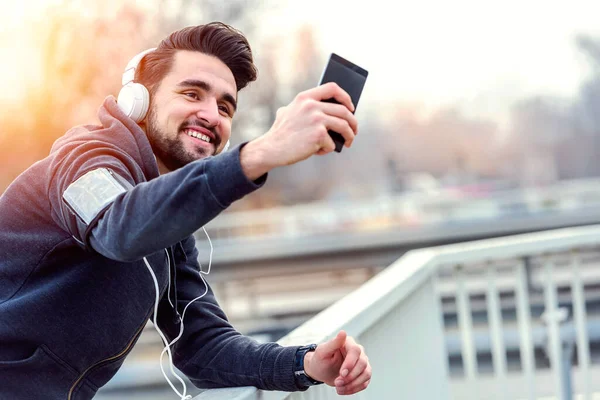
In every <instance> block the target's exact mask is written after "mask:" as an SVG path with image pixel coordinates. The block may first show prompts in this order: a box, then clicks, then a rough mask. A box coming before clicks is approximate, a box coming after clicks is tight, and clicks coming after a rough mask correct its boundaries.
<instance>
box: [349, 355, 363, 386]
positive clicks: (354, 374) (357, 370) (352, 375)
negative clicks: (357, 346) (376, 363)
mask: <svg viewBox="0 0 600 400" xmlns="http://www.w3.org/2000/svg"><path fill="white" fill-rule="evenodd" d="M367 367H369V360H368V359H367V356H366V354H365V353H362V355H361V356H360V358H359V359H358V361H357V362H356V364H355V365H354V368H352V369H351V370H350V371H349V372H348V375H346V376H345V377H344V382H345V384H346V385H348V384H350V383H352V382H353V381H354V380H355V379H356V378H358V377H359V376H360V375H361V374H362V373H363V372H365V370H366V369H367Z"/></svg>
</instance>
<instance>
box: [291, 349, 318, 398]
mask: <svg viewBox="0 0 600 400" xmlns="http://www.w3.org/2000/svg"><path fill="white" fill-rule="evenodd" d="M316 349H317V345H316V344H309V345H308V346H302V347H300V348H299V349H298V350H297V351H296V357H295V358H294V378H295V379H296V384H297V385H298V386H299V387H301V388H306V387H309V386H314V385H319V384H321V383H323V382H319V381H317V380H314V379H313V378H311V377H310V376H308V375H307V374H306V371H305V370H304V356H305V355H306V353H308V352H309V351H315V350H316Z"/></svg>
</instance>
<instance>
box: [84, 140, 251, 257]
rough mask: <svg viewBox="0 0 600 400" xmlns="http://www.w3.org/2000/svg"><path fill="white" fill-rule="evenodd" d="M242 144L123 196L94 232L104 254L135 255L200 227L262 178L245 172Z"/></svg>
mask: <svg viewBox="0 0 600 400" xmlns="http://www.w3.org/2000/svg"><path fill="white" fill-rule="evenodd" d="M239 157H240V155H239V150H236V151H231V152H228V153H225V154H223V155H221V156H219V157H210V158H207V159H204V160H201V161H196V162H193V163H191V164H188V165H187V166H185V167H183V168H180V169H179V170H177V171H174V172H171V173H168V174H165V175H162V176H160V177H158V178H156V179H153V180H151V181H149V182H144V183H141V184H139V185H137V186H135V187H134V188H133V189H131V190H130V191H128V192H127V193H125V194H124V195H122V196H120V197H119V198H117V199H116V200H115V202H114V203H113V204H112V205H111V206H110V208H109V209H108V210H107V211H106V212H105V213H104V215H103V216H102V218H101V219H100V220H99V221H98V223H97V225H96V227H95V228H94V229H93V230H92V232H91V237H90V243H91V245H92V247H93V248H94V249H95V250H96V251H98V252H99V253H101V254H103V255H104V256H106V257H109V258H113V259H117V260H121V261H134V260H137V259H140V258H142V257H144V256H146V255H148V254H152V253H154V252H156V251H159V250H161V249H163V248H165V247H167V246H170V245H172V244H173V243H176V242H178V241H180V240H182V239H183V238H185V237H186V236H189V235H191V234H192V233H193V232H195V231H196V230H198V229H200V228H201V227H202V226H204V225H205V224H206V223H207V222H209V221H210V220H212V219H213V218H214V217H216V216H217V215H218V214H219V213H220V212H221V211H222V210H223V209H225V208H226V207H228V206H229V205H230V204H231V203H232V202H233V201H235V200H238V199H240V198H241V197H243V196H244V195H246V194H248V193H250V192H251V191H253V190H255V189H257V188H258V187H260V185H261V184H262V181H261V182H258V183H257V182H253V181H250V180H248V179H247V178H246V176H245V175H244V173H243V172H242V170H241V166H240V159H239Z"/></svg>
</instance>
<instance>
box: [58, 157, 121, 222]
mask: <svg viewBox="0 0 600 400" xmlns="http://www.w3.org/2000/svg"><path fill="white" fill-rule="evenodd" d="M127 183H129V182H127ZM126 191H127V189H126V187H125V182H120V181H119V180H118V179H117V178H116V177H115V175H114V174H112V173H111V172H110V171H109V170H108V169H106V168H98V169H95V170H93V171H90V172H87V173H86V174H85V175H83V176H81V177H80V178H79V179H77V180H76V181H75V182H73V183H71V184H70V185H69V187H68V188H67V190H65V192H64V193H63V199H64V201H65V202H66V203H67V205H68V206H69V207H70V208H71V210H73V212H74V213H75V214H76V215H77V216H78V217H79V218H80V219H81V220H82V221H83V222H84V223H85V224H86V225H89V224H90V222H92V221H93V220H94V218H95V217H96V216H97V215H98V214H99V213H100V212H101V211H102V210H104V208H105V207H106V206H107V205H109V204H110V203H112V202H113V201H114V200H115V198H116V197H117V196H118V195H120V194H121V193H124V192H126Z"/></svg>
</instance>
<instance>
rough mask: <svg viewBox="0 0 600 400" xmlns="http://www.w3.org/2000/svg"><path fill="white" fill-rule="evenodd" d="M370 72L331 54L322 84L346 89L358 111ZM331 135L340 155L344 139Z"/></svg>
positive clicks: (336, 134)
mask: <svg viewBox="0 0 600 400" xmlns="http://www.w3.org/2000/svg"><path fill="white" fill-rule="evenodd" d="M368 74H369V72H368V71H367V70H365V69H363V68H361V67H359V66H358V65H356V64H353V63H351V62H350V61H348V60H346V59H344V58H342V57H340V56H338V55H337V54H335V53H332V54H331V57H330V58H329V62H328V63H327V66H326V67H325V71H324V72H323V76H322V78H321V82H320V84H321V85H322V84H324V83H327V82H335V83H337V84H338V85H339V86H340V87H341V88H342V89H344V90H345V91H346V92H347V93H348V94H349V95H350V98H351V99H352V104H354V108H355V111H356V107H357V106H358V100H359V99H360V95H361V93H362V91H363V88H364V86H365V82H366V80H367V76H368ZM325 101H327V102H332V103H337V101H336V100H334V99H329V100H325ZM329 135H330V136H331V138H332V139H333V141H334V142H335V151H337V152H338V153H339V152H341V151H342V148H343V147H344V143H345V140H344V137H343V136H342V135H340V134H339V133H337V132H334V131H329Z"/></svg>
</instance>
